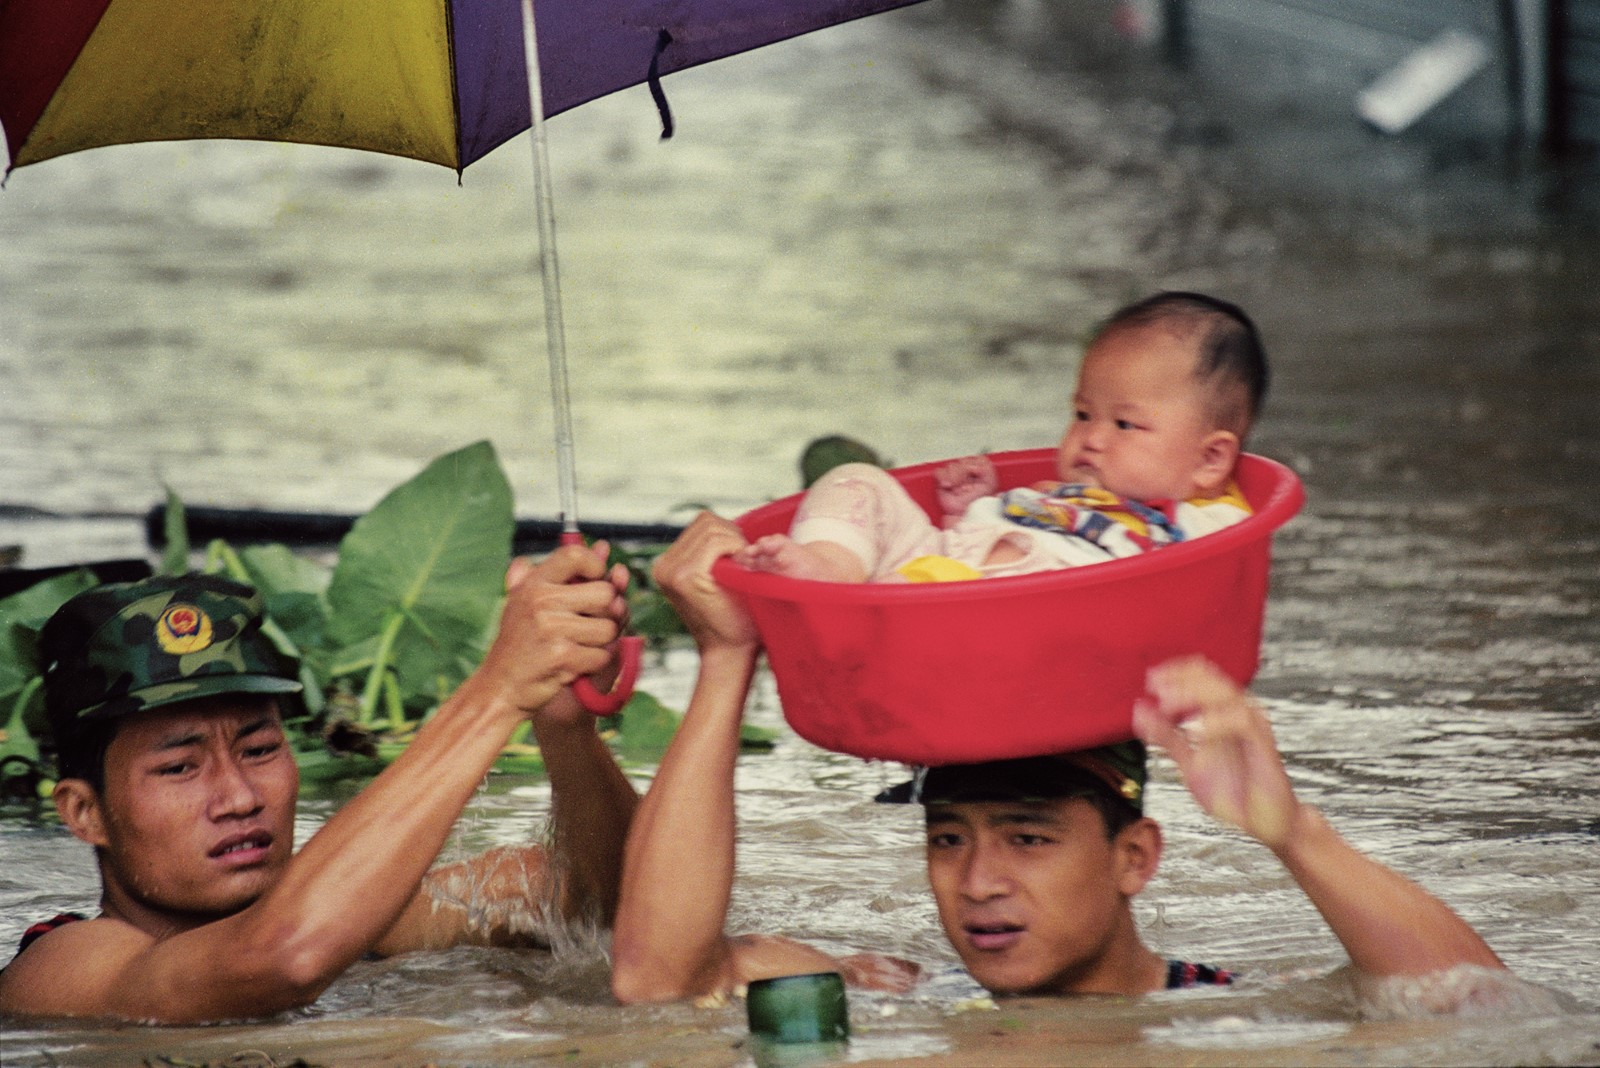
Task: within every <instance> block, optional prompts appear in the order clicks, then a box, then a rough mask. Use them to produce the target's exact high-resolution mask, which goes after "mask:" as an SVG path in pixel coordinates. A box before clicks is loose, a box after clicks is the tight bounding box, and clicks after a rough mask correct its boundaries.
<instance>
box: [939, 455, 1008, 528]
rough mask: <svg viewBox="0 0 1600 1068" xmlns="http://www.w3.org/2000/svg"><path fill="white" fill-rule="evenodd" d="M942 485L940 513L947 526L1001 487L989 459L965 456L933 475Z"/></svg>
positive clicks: (940, 488)
mask: <svg viewBox="0 0 1600 1068" xmlns="http://www.w3.org/2000/svg"><path fill="white" fill-rule="evenodd" d="M934 481H936V482H937V483H938V485H939V510H940V511H942V512H943V513H944V516H945V520H946V523H945V525H946V526H948V525H950V523H952V522H954V521H955V520H957V519H960V518H961V516H962V515H964V514H965V513H966V511H967V509H968V508H969V507H970V506H971V505H972V502H973V501H975V500H977V499H978V498H979V497H987V496H989V495H990V494H991V493H993V492H994V491H995V490H997V489H999V488H1000V475H999V473H998V472H997V471H995V469H994V463H993V462H992V461H991V460H990V459H989V458H988V457H987V456H964V457H962V458H961V459H959V460H951V461H950V462H949V463H947V464H945V465H944V466H943V467H941V468H939V470H938V471H937V472H936V473H935V474H934Z"/></svg>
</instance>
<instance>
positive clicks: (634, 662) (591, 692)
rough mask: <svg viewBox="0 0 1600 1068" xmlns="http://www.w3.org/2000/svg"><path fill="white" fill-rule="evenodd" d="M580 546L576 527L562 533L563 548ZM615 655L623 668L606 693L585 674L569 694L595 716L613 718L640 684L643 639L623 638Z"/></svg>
mask: <svg viewBox="0 0 1600 1068" xmlns="http://www.w3.org/2000/svg"><path fill="white" fill-rule="evenodd" d="M583 543H584V542H583V535H582V534H581V533H579V532H578V530H577V528H575V527H572V528H569V529H567V530H563V531H562V532H561V544H562V545H582V544H583ZM617 655H618V656H619V657H620V658H621V664H622V667H621V670H619V671H618V672H617V681H616V682H615V683H613V684H612V686H611V690H610V691H609V692H607V693H601V692H600V688H599V687H598V686H596V685H595V684H594V683H592V682H590V681H589V677H588V676H587V675H585V676H583V677H581V678H579V679H578V680H577V681H576V682H574V683H573V684H572V692H573V694H575V695H576V696H577V698H578V703H579V704H580V705H582V706H583V707H584V708H586V709H588V710H589V711H590V712H593V713H594V714H595V715H597V716H611V715H615V714H616V713H617V712H619V711H621V709H622V706H623V705H625V704H627V703H628V698H630V697H632V696H633V684H634V683H635V682H637V681H639V663H640V661H641V660H642V659H643V657H644V639H643V638H641V637H639V636H638V635H635V634H625V635H623V636H622V638H621V639H620V641H619V642H618V647H617Z"/></svg>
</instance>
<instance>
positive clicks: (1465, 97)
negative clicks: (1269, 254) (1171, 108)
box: [1124, 0, 1600, 151]
mask: <svg viewBox="0 0 1600 1068" xmlns="http://www.w3.org/2000/svg"><path fill="white" fill-rule="evenodd" d="M1124 16H1125V17H1126V18H1127V19H1128V20H1129V21H1130V22H1131V23H1133V24H1135V25H1137V26H1138V27H1139V28H1141V29H1142V31H1143V33H1144V35H1145V36H1147V38H1149V39H1151V40H1154V41H1157V42H1159V43H1160V44H1161V45H1162V46H1163V47H1164V48H1165V49H1166V50H1167V52H1168V54H1169V55H1170V57H1171V58H1172V59H1173V60H1174V61H1175V62H1177V63H1180V64H1183V65H1187V66H1194V67H1197V68H1203V69H1204V70H1205V72H1206V73H1207V75H1208V76H1210V77H1212V78H1217V77H1222V78H1226V77H1229V76H1237V77H1238V78H1241V79H1256V78H1262V77H1266V78H1271V79H1274V80H1278V81H1284V82H1293V83H1295V84H1296V85H1297V86H1298V87H1300V88H1307V87H1309V88H1313V89H1315V90H1316V91H1317V92H1318V93H1319V94H1324V95H1327V96H1339V95H1341V94H1347V95H1348V97H1349V99H1350V100H1351V102H1352V106H1354V107H1355V108H1356V109H1357V111H1358V112H1359V113H1360V114H1362V116H1363V117H1364V118H1366V119H1367V120H1368V121H1369V122H1370V123H1372V124H1373V125H1374V126H1376V127H1378V128H1379V129H1382V130H1384V131H1385V132H1388V133H1399V132H1402V131H1403V130H1405V129H1407V128H1409V127H1411V126H1412V125H1414V124H1423V123H1426V124H1427V125H1428V126H1429V127H1431V128H1432V129H1433V130H1434V131H1435V132H1439V133H1446V134H1456V135H1462V136H1465V137H1469V138H1482V137H1485V136H1488V137H1498V136H1501V135H1505V136H1508V137H1512V138H1516V139H1520V140H1522V141H1524V142H1526V143H1528V144H1530V145H1534V146H1539V147H1543V148H1546V149H1550V150H1555V151H1560V150H1563V149H1566V148H1569V147H1573V146H1577V145H1595V144H1600V0H1128V2H1127V3H1125V4H1124Z"/></svg>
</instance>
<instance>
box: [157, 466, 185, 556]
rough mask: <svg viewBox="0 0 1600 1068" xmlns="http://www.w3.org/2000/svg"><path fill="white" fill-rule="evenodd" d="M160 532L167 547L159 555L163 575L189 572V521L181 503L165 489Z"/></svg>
mask: <svg viewBox="0 0 1600 1068" xmlns="http://www.w3.org/2000/svg"><path fill="white" fill-rule="evenodd" d="M161 530H162V533H163V534H165V535H166V539H167V547H166V549H165V551H163V552H162V554H161V573H162V574H163V575H182V574H185V573H187V572H188V570H189V521H188V515H187V513H186V512H185V511H184V508H183V501H182V499H181V498H179V496H178V495H177V494H176V493H174V492H173V490H172V487H171V486H168V487H167V507H166V510H165V511H164V512H163V513H162V516H161Z"/></svg>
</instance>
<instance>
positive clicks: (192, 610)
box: [156, 604, 211, 656]
mask: <svg viewBox="0 0 1600 1068" xmlns="http://www.w3.org/2000/svg"><path fill="white" fill-rule="evenodd" d="M156 643H157V644H159V645H160V646H161V649H162V651H163V652H167V653H170V654H172V655H173V656H183V655H184V654H185V653H198V652H200V651H201V650H202V649H207V648H210V646H211V617H210V616H208V615H206V614H205V613H204V612H202V611H201V610H200V609H198V608H196V607H195V606H194V605H192V604H174V605H169V606H168V608H167V610H166V611H165V612H162V613H161V619H160V620H159V621H158V622H157V623H156Z"/></svg>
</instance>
